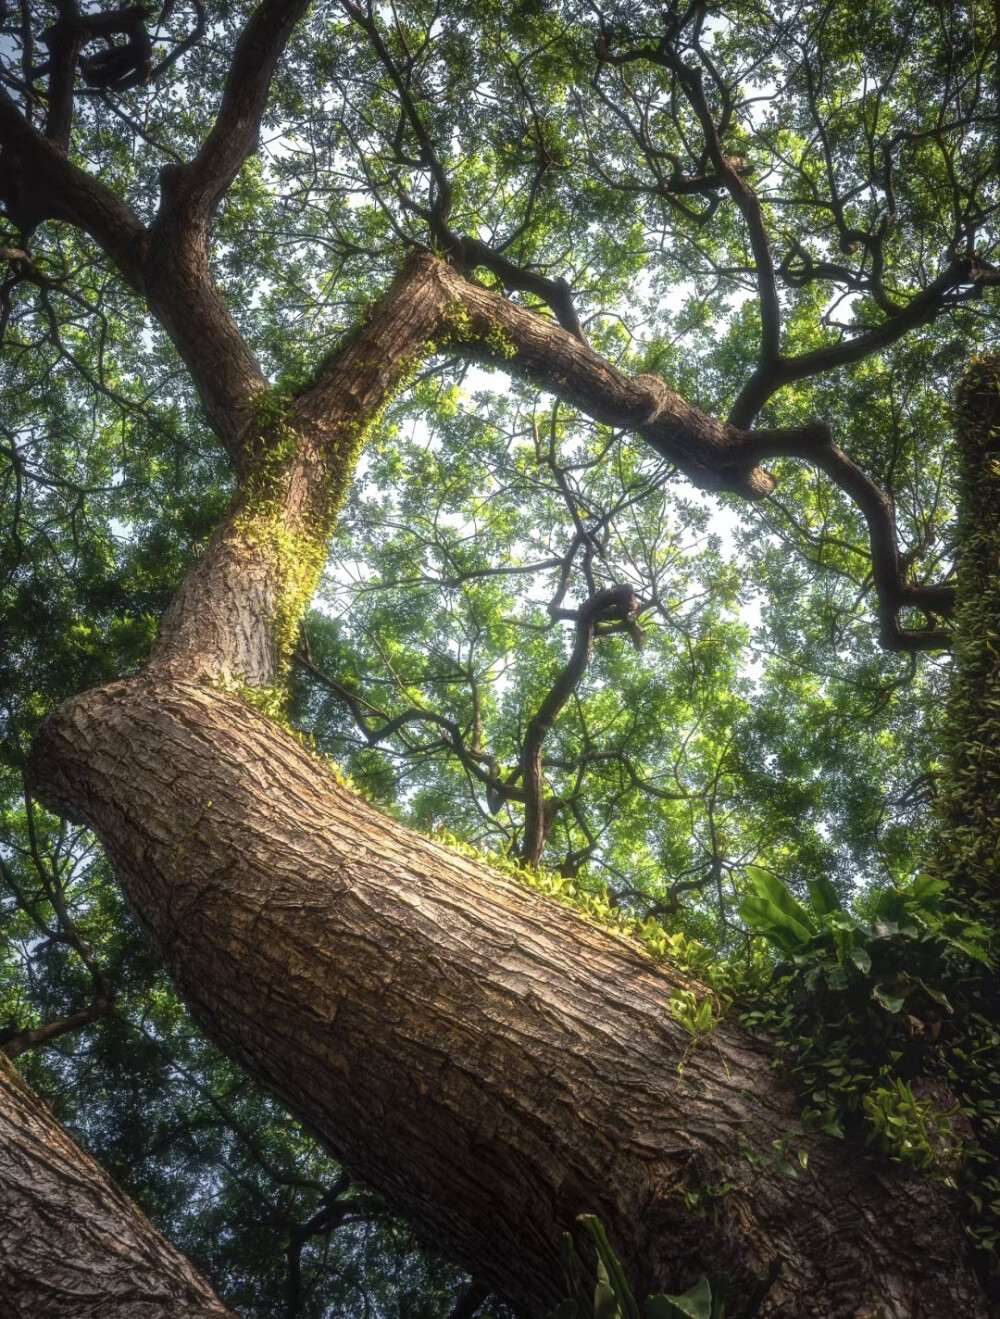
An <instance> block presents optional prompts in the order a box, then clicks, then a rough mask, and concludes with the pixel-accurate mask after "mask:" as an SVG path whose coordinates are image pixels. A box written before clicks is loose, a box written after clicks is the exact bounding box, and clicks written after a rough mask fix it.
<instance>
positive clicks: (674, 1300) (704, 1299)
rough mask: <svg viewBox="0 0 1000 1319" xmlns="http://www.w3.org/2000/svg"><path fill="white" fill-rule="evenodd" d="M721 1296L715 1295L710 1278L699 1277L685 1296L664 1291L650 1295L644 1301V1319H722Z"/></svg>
mask: <svg viewBox="0 0 1000 1319" xmlns="http://www.w3.org/2000/svg"><path fill="white" fill-rule="evenodd" d="M720 1300H721V1298H716V1297H715V1296H714V1295H713V1287H712V1284H711V1282H709V1280H708V1278H699V1279H698V1281H697V1282H696V1283H695V1285H694V1286H693V1287H692V1288H691V1289H690V1290H689V1291H686V1292H685V1293H684V1295H683V1296H666V1295H664V1294H662V1293H660V1294H659V1295H656V1296H649V1297H647V1298H646V1300H645V1301H644V1302H643V1306H642V1316H643V1319H722V1314H723V1312H722V1309H720V1308H718V1307H719V1302H720Z"/></svg>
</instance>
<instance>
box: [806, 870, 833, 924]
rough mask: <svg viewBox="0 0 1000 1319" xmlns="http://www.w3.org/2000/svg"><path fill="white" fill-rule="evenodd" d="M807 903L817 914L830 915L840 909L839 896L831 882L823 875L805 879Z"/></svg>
mask: <svg viewBox="0 0 1000 1319" xmlns="http://www.w3.org/2000/svg"><path fill="white" fill-rule="evenodd" d="M807 885H808V888H809V905H810V906H811V907H812V909H813V911H814V912H815V913H816V915H817V916H832V915H833V913H834V912H835V911H840V897H839V895H838V893H837V890H836V889H835V888H834V886H833V884H832V883H831V882H830V880H828V879H827V878H826V877H825V876H824V875H821V876H820V877H819V878H818V879H810V880H808V881H807Z"/></svg>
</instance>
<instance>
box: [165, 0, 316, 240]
mask: <svg viewBox="0 0 1000 1319" xmlns="http://www.w3.org/2000/svg"><path fill="white" fill-rule="evenodd" d="M308 8H309V0H263V3H262V4H261V5H260V6H259V7H258V8H257V9H256V10H255V11H254V14H253V17H252V18H251V19H250V21H249V23H247V25H246V27H245V28H244V29H243V31H242V32H241V34H240V37H239V40H238V41H237V43H236V49H235V51H234V52H233V59H232V63H231V64H230V66H229V73H228V75H227V77H226V86H225V91H224V92H223V95H222V102H221V104H220V105H219V113H218V115H217V116H216V120H215V124H214V126H213V128H212V131H211V132H210V133H209V135H208V137H207V138H206V139H205V141H204V143H203V144H202V147H201V150H200V151H199V152H198V154H197V156H195V158H194V160H192V161H191V162H190V164H188V165H168V166H166V167H165V168H164V170H163V172H162V175H161V179H162V187H163V198H162V201H161V207H160V214H159V217H158V219H157V221H156V224H155V225H154V227H153V228H154V233H162V232H164V231H165V230H167V229H175V228H178V227H182V228H184V229H185V230H187V231H188V233H189V234H190V235H191V236H192V237H198V238H199V239H200V240H201V241H204V239H205V238H206V237H207V235H208V227H209V224H210V223H211V219H212V216H213V215H214V214H215V210H216V207H217V206H218V205H219V202H220V201H221V200H222V198H223V197H224V196H225V195H226V192H227V191H228V189H229V186H230V184H231V183H232V182H233V180H234V179H235V178H236V175H237V174H238V173H239V171H240V168H241V167H242V165H243V162H244V161H245V160H246V159H247V157H248V156H250V155H252V154H253V152H254V151H256V149H257V144H258V138H259V133H260V121H261V118H262V117H263V114H264V109H265V106H266V104H267V97H268V93H269V91H270V89H271V80H272V78H273V77H274V70H275V68H276V67H277V63H278V60H279V59H280V58H281V54H282V52H283V51H284V49H285V46H286V45H287V44H288V40H289V38H290V37H291V35H292V32H293V31H294V29H295V26H296V24H297V23H298V21H299V19H300V18H301V17H302V15H303V14H304V13H305V12H306V10H307V9H308Z"/></svg>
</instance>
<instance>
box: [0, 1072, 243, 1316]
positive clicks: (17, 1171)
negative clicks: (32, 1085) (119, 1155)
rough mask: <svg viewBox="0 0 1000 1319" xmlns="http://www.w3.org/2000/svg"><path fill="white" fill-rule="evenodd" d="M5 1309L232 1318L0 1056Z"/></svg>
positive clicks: (0, 1241) (0, 1266) (0, 1237)
mask: <svg viewBox="0 0 1000 1319" xmlns="http://www.w3.org/2000/svg"><path fill="white" fill-rule="evenodd" d="M0 1310H2V1312H3V1313H4V1314H5V1315H16V1316H18V1319H52V1316H54V1315H67V1316H68V1315H81V1316H82V1315H100V1316H101V1319H135V1317H136V1316H137V1315H140V1314H141V1315H142V1316H143V1319H234V1316H233V1315H232V1314H231V1313H230V1311H229V1310H227V1309H226V1307H225V1306H224V1305H223V1304H222V1303H221V1302H220V1301H219V1300H218V1298H217V1297H216V1296H215V1294H214V1293H213V1291H212V1289H211V1288H210V1287H209V1285H208V1283H207V1282H205V1280H204V1279H203V1278H201V1277H200V1276H199V1275H198V1274H197V1273H196V1272H195V1271H194V1269H193V1268H192V1267H191V1265H190V1264H189V1263H188V1261H187V1260H186V1259H185V1258H184V1256H183V1255H181V1253H180V1252H179V1251H178V1250H175V1249H174V1247H173V1246H171V1245H170V1244H169V1243H168V1242H166V1241H164V1239H163V1238H162V1237H161V1236H160V1234H159V1233H158V1232H157V1231H156V1230H155V1229H154V1227H153V1225H152V1224H151V1223H150V1222H149V1220H148V1219H147V1218H146V1217H145V1215H143V1214H142V1213H141V1212H140V1210H139V1209H138V1208H137V1207H136V1205H134V1204H133V1203H132V1201H131V1200H130V1199H129V1198H128V1197H127V1196H126V1195H124V1194H123V1193H122V1192H121V1191H119V1190H118V1188H117V1187H116V1186H115V1185H114V1184H113V1183H112V1182H111V1181H110V1180H109V1178H108V1177H107V1176H106V1175H105V1174H104V1173H103V1172H102V1171H101V1169H100V1168H99V1167H98V1166H97V1164H96V1163H95V1162H94V1161H93V1159H91V1158H89V1157H88V1156H87V1155H86V1154H84V1153H83V1151H82V1150H81V1149H79V1148H78V1147H77V1146H76V1145H74V1144H73V1142H72V1141H71V1140H70V1138H69V1136H68V1135H67V1134H66V1132H65V1131H63V1129H62V1128H61V1127H60V1126H59V1125H58V1123H57V1122H56V1121H55V1120H54V1119H53V1117H52V1115H51V1113H49V1111H48V1109H47V1108H46V1107H45V1105H44V1104H43V1103H42V1101H41V1100H40V1099H38V1098H37V1096H35V1095H33V1094H32V1093H31V1092H30V1091H29V1090H28V1088H27V1087H26V1086H25V1085H24V1083H23V1082H22V1081H21V1080H20V1078H19V1077H18V1075H17V1073H16V1072H15V1071H14V1069H13V1067H11V1065H10V1063H8V1062H7V1061H6V1059H4V1058H3V1057H0Z"/></svg>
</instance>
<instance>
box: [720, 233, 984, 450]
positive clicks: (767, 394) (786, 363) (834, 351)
mask: <svg viewBox="0 0 1000 1319" xmlns="http://www.w3.org/2000/svg"><path fill="white" fill-rule="evenodd" d="M974 271H975V265H974V262H973V259H972V258H970V257H954V258H953V259H952V260H951V261H949V262H948V264H947V265H946V266H945V268H944V269H943V270H942V271H941V273H940V274H939V275H938V276H937V278H936V279H934V280H932V281H931V283H930V284H928V285H927V287H926V288H924V289H921V291H920V292H919V293H917V294H915V295H914V296H913V297H912V298H911V299H910V301H909V302H908V303H907V304H906V306H905V307H902V308H900V310H899V311H897V312H896V313H895V315H891V316H888V317H887V318H886V319H885V320H884V321H883V322H882V324H881V325H877V326H875V327H874V329H871V330H866V331H864V332H862V333H861V334H858V335H856V336H855V337H854V338H853V339H844V340H842V341H841V342H840V343H835V344H829V345H828V346H827V347H825V348H816V349H814V350H813V351H812V352H809V353H800V354H798V356H796V357H781V358H778V359H777V360H771V361H767V362H761V363H760V365H759V366H758V367H757V369H756V370H755V371H754V373H753V375H752V376H751V377H750V379H749V380H748V381H747V383H746V384H745V385H744V387H743V389H742V390H741V391H740V394H739V397H738V398H737V399H736V402H735V403H734V404H733V407H732V410H731V412H730V413H729V421H730V422H731V424H732V425H734V426H740V427H749V426H752V425H753V422H754V419H755V418H756V417H757V415H758V414H759V412H760V410H761V408H762V407H764V405H765V403H767V401H768V400H769V399H771V398H773V397H774V395H775V394H776V393H777V392H778V390H779V389H783V388H784V387H785V386H786V385H792V384H794V383H795V382H796V381H797V380H807V379H809V378H811V377H812V376H818V375H822V374H824V373H825V372H827V371H836V370H838V369H839V368H840V367H844V366H850V365H852V364H853V363H854V362H861V361H863V360H864V359H865V358H866V357H870V356H871V355H872V354H873V353H878V352H881V351H882V349H884V348H888V347H889V346H890V345H891V344H894V343H896V342H897V341H898V340H899V339H902V337H903V336H904V335H905V334H909V332H910V331H911V330H915V329H918V328H919V327H920V326H921V325H926V324H927V323H928V322H929V321H932V320H933V319H934V318H935V316H937V315H939V314H940V313H941V312H942V311H943V310H944V309H945V307H946V306H948V295H949V294H951V293H953V292H954V290H955V289H957V288H959V287H961V286H962V285H967V286H969V288H970V290H972V291H973V292H975V291H976V289H981V288H982V287H983V286H984V283H985V282H986V281H985V280H983V279H976V278H975V275H974ZM990 282H992V281H990Z"/></svg>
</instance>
